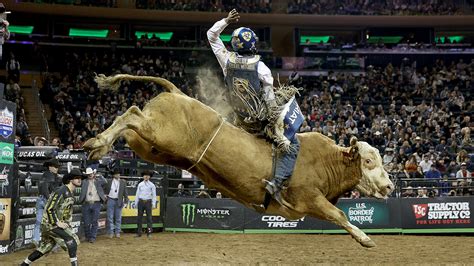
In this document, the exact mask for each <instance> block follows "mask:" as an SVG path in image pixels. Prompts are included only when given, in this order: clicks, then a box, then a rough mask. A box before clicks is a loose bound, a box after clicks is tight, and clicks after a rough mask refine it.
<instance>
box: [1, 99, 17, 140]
mask: <svg viewBox="0 0 474 266" xmlns="http://www.w3.org/2000/svg"><path fill="white" fill-rule="evenodd" d="M13 121H14V118H13V112H11V111H10V110H8V107H5V109H3V110H0V135H1V136H2V137H4V138H8V137H10V135H11V134H12V133H13Z"/></svg>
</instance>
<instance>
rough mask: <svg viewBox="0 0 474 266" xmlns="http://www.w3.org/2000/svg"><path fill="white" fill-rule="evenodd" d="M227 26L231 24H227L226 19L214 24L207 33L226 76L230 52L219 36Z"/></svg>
mask: <svg viewBox="0 0 474 266" xmlns="http://www.w3.org/2000/svg"><path fill="white" fill-rule="evenodd" d="M227 25H229V24H227V22H226V19H225V18H223V19H221V20H219V21H217V22H216V23H214V25H213V26H212V27H211V28H210V29H209V30H208V31H207V39H208V40H209V44H211V48H212V52H214V54H215V55H216V57H217V61H218V62H219V65H220V66H221V68H222V70H223V71H224V74H226V71H225V65H226V63H227V60H228V59H229V56H230V52H229V51H227V49H226V48H225V45H224V43H223V42H222V40H221V39H220V38H219V36H220V35H221V32H222V31H223V30H224V29H225V27H227Z"/></svg>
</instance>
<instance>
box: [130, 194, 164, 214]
mask: <svg viewBox="0 0 474 266" xmlns="http://www.w3.org/2000/svg"><path fill="white" fill-rule="evenodd" d="M160 205H161V203H160V196H156V204H155V206H152V209H151V214H152V216H160ZM137 215H138V206H136V205H135V196H128V204H126V205H125V206H124V207H123V209H122V217H137Z"/></svg>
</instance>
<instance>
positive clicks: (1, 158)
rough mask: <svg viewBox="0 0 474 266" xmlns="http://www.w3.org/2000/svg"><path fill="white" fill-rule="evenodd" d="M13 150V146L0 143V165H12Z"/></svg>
mask: <svg viewBox="0 0 474 266" xmlns="http://www.w3.org/2000/svg"><path fill="white" fill-rule="evenodd" d="M14 149H15V145H14V144H12V143H5V142H0V164H13V154H14Z"/></svg>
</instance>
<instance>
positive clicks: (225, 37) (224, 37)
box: [220, 34, 232, 42]
mask: <svg viewBox="0 0 474 266" xmlns="http://www.w3.org/2000/svg"><path fill="white" fill-rule="evenodd" d="M220 37H221V40H222V41H223V42H229V41H230V39H232V35H231V34H221V36H220Z"/></svg>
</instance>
